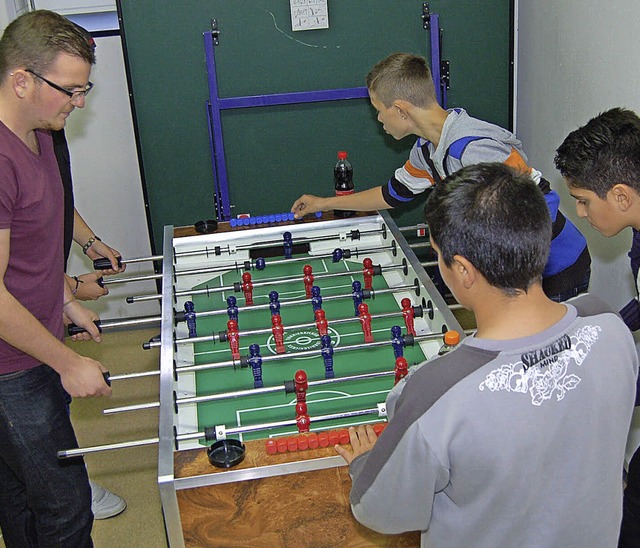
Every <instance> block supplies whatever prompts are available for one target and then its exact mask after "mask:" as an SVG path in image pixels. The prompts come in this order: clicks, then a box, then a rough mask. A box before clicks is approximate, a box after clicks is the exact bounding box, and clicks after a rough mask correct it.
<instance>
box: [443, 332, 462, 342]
mask: <svg viewBox="0 0 640 548" xmlns="http://www.w3.org/2000/svg"><path fill="white" fill-rule="evenodd" d="M459 342H460V333H458V332H457V331H447V332H446V333H445V334H444V344H448V345H449V346H455V345H456V344H458V343H459Z"/></svg>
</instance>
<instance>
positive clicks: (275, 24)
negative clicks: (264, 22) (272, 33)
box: [264, 10, 340, 49]
mask: <svg viewBox="0 0 640 548" xmlns="http://www.w3.org/2000/svg"><path fill="white" fill-rule="evenodd" d="M264 11H266V12H267V13H268V14H269V15H271V19H273V26H274V27H275V28H276V30H277V31H278V32H280V33H282V34H284V35H285V36H286V37H287V38H288V39H289V40H293V41H294V42H298V44H301V45H303V46H307V47H309V48H323V49H328V48H329V46H323V45H318V44H307V43H306V42H303V41H302V40H297V39H296V38H294V37H293V36H289V35H288V34H287V33H286V32H284V31H283V30H282V29H281V28H280V27H279V26H278V23H277V21H276V16H275V15H273V13H271V12H270V11H269V10H264ZM338 48H340V46H336V49H338Z"/></svg>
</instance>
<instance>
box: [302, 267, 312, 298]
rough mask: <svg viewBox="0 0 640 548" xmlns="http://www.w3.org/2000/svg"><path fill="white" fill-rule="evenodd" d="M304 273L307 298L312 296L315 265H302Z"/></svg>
mask: <svg viewBox="0 0 640 548" xmlns="http://www.w3.org/2000/svg"><path fill="white" fill-rule="evenodd" d="M302 273H303V274H304V278H302V280H303V281H304V293H305V295H306V296H307V299H310V298H311V288H312V287H313V280H314V277H313V267H312V266H311V265H310V264H306V265H304V266H303V267H302Z"/></svg>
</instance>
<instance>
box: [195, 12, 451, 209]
mask: <svg viewBox="0 0 640 548" xmlns="http://www.w3.org/2000/svg"><path fill="white" fill-rule="evenodd" d="M429 18H430V23H431V24H430V29H431V67H432V73H433V80H434V84H435V89H436V97H437V99H438V102H439V103H440V104H441V105H442V106H443V107H445V103H446V97H445V98H444V102H443V98H442V96H443V94H444V93H445V92H444V90H443V86H442V84H441V77H440V27H439V18H438V15H433V14H432V15H430V16H429ZM214 35H216V33H214V32H213V31H209V32H205V33H204V49H205V57H206V64H207V79H208V81H209V100H208V101H207V118H208V121H209V144H210V146H211V161H212V168H213V177H214V182H215V197H214V199H215V207H216V216H217V219H218V220H219V221H225V220H229V219H230V218H231V204H230V201H229V182H228V176H227V165H226V159H225V152H224V137H223V133H222V115H221V112H222V111H223V110H229V109H234V108H251V107H265V106H273V105H290V104H296V103H317V102H324V101H341V100H345V99H365V98H367V97H368V96H369V95H368V93H367V88H366V86H362V87H355V88H339V89H325V90H317V91H302V92H292V93H274V94H268V95H248V96H243V97H228V98H221V97H220V96H219V92H218V75H217V71H216V61H215V53H214V48H215V43H214Z"/></svg>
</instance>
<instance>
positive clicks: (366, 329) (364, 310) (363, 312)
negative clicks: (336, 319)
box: [358, 303, 373, 343]
mask: <svg viewBox="0 0 640 548" xmlns="http://www.w3.org/2000/svg"><path fill="white" fill-rule="evenodd" d="M358 313H359V317H360V323H361V324H362V332H363V333H364V342H366V343H372V342H373V333H372V332H371V314H369V305H368V304H367V303H360V304H359V305H358Z"/></svg>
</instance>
